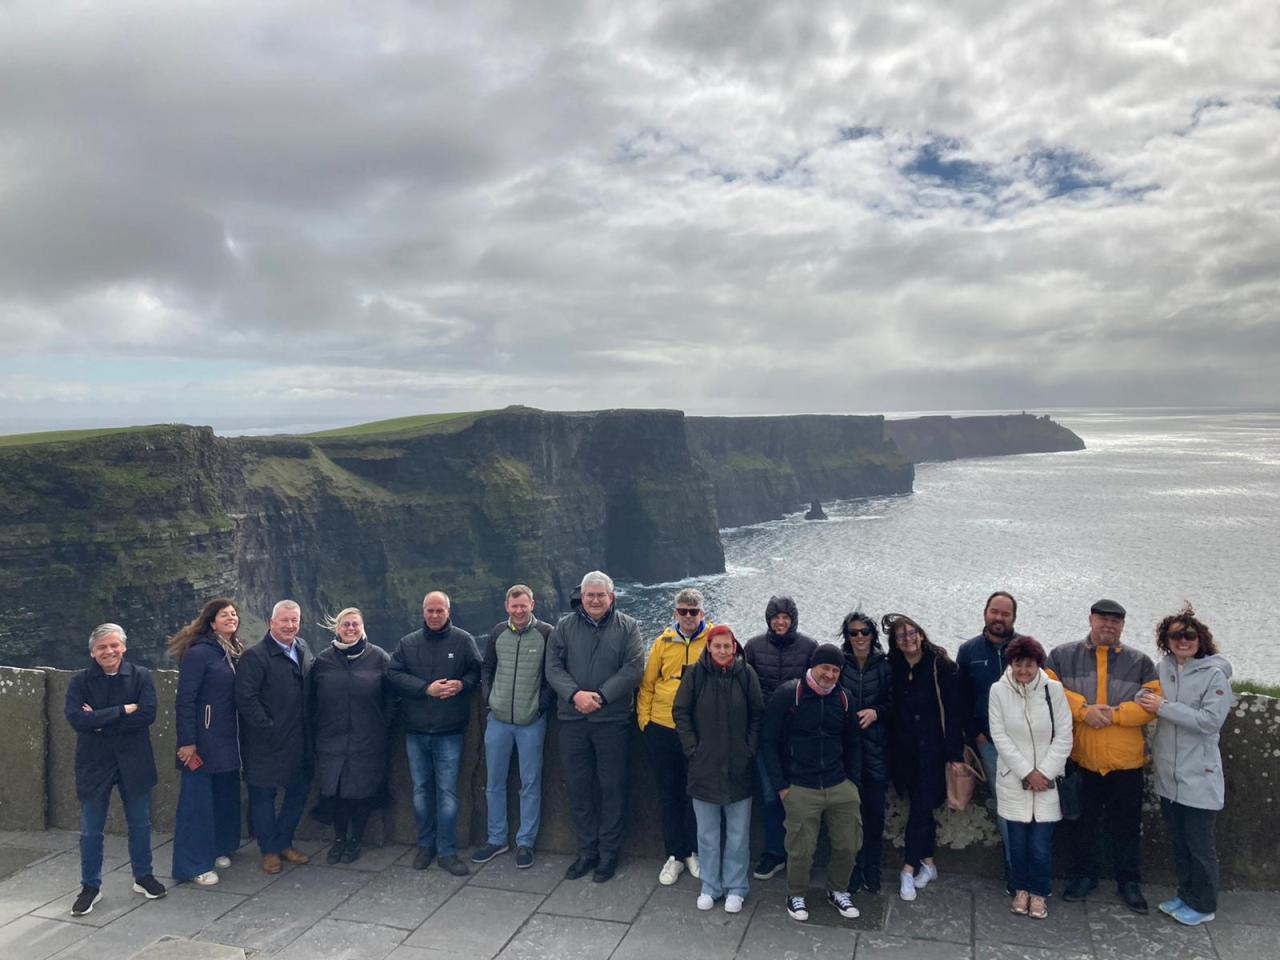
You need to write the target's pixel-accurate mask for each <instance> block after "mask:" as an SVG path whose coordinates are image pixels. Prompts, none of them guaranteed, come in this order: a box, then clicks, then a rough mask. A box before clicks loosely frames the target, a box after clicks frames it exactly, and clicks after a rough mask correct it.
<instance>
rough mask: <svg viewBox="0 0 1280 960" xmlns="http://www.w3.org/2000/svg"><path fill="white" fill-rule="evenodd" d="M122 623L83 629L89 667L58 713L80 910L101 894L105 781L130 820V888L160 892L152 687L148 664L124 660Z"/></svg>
mask: <svg viewBox="0 0 1280 960" xmlns="http://www.w3.org/2000/svg"><path fill="white" fill-rule="evenodd" d="M124 651H125V633H124V628H123V627H121V626H120V625H119V624H115V623H104V624H102V625H100V626H98V627H95V628H94V630H93V633H91V634H89V657H90V658H91V659H92V660H93V663H91V664H90V665H89V666H88V667H86V668H85V669H84V670H81V671H80V672H79V673H77V674H76V675H75V676H74V677H72V678H71V683H70V685H69V686H68V687H67V698H66V703H65V713H66V717H67V721H68V722H69V723H70V724H71V726H72V728H73V729H74V730H75V731H76V797H77V798H79V800H80V884H81V886H80V895H79V896H78V897H76V900H75V903H73V904H72V906H71V915H72V916H73V917H83V916H84V915H85V914H86V913H90V912H92V910H93V905H94V904H95V903H97V902H98V901H99V900H101V899H102V893H101V889H102V847H103V838H102V831H103V827H104V826H105V825H106V822H107V808H108V806H109V805H110V803H111V788H112V787H117V788H118V789H119V790H120V802H121V803H122V804H123V805H124V816H125V821H126V822H127V823H128V825H129V860H130V861H131V864H132V866H133V889H134V892H135V893H140V894H142V895H143V896H145V897H146V898H147V899H148V900H155V899H157V898H158V897H163V896H164V895H165V889H164V886H163V885H162V884H161V883H160V882H159V881H158V880H156V878H155V877H154V876H153V875H152V873H151V788H152V787H154V786H155V785H156V761H155V756H154V755H153V754H152V752H151V731H150V727H151V724H152V723H154V722H155V719H156V688H155V684H154V683H153V682H152V680H151V671H149V670H148V669H147V668H146V667H140V666H136V665H134V664H132V663H125V661H124Z"/></svg>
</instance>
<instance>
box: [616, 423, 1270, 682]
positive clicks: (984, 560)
mask: <svg viewBox="0 0 1280 960" xmlns="http://www.w3.org/2000/svg"><path fill="white" fill-rule="evenodd" d="M1055 419H1057V420H1058V421H1059V422H1061V423H1063V424H1064V425H1065V426H1067V427H1070V428H1071V429H1072V430H1074V431H1075V432H1076V433H1078V434H1079V435H1080V436H1081V438H1083V440H1084V441H1085V444H1086V446H1087V449H1085V450H1082V451H1077V452H1070V453H1044V454H1027V455H1022V456H1012V457H993V458H987V459H976V460H957V461H952V462H948V463H924V464H919V465H917V467H916V480H915V489H914V492H913V493H912V494H910V495H909V496H899V497H875V498H870V499H865V500H852V501H844V502H838V503H828V504H825V509H826V511H827V514H828V515H829V517H830V519H828V520H826V521H806V520H804V519H803V518H802V514H800V513H797V514H795V515H793V516H789V517H786V518H785V519H782V520H777V521H772V522H768V523H761V524H756V525H753V526H749V527H740V528H736V529H729V530H725V531H722V537H723V540H724V548H725V564H726V568H727V572H726V573H724V574H721V575H717V576H708V577H695V578H691V579H690V580H688V581H682V582H681V583H680V584H661V585H656V586H653V585H650V586H641V585H639V584H626V583H623V584H620V585H619V586H620V594H619V601H618V605H619V608H620V609H622V610H624V611H626V612H629V613H631V614H632V615H633V616H636V617H638V618H639V619H640V620H641V623H642V626H643V630H644V633H645V637H646V642H648V641H649V640H651V639H652V638H653V637H654V636H656V635H657V634H658V633H659V632H660V631H661V630H662V629H663V628H664V627H665V626H666V625H667V622H668V620H669V617H670V610H671V605H672V604H671V601H672V598H673V596H674V593H675V591H676V590H677V589H679V587H680V586H683V585H685V584H686V583H687V584H688V585H692V586H697V587H698V588H700V589H701V590H702V591H703V593H704V594H705V595H706V597H707V604H706V607H707V612H708V614H709V615H710V617H711V619H713V620H714V621H716V622H723V623H728V624H729V625H730V626H732V627H733V628H734V631H735V633H736V634H737V635H738V637H739V639H741V640H744V641H745V640H746V638H747V637H749V636H751V635H752V634H755V633H757V632H759V631H761V630H763V629H764V627H765V622H764V610H765V605H766V603H767V601H768V599H769V596H770V595H771V594H775V593H785V594H790V595H791V596H792V597H793V598H794V599H795V601H796V604H797V606H798V607H799V610H800V629H801V630H802V631H804V632H805V633H808V634H809V635H810V636H812V637H814V638H815V639H835V637H836V634H837V632H838V629H839V625H840V621H841V617H842V616H843V615H844V614H845V613H847V612H848V611H850V610H853V609H855V608H860V609H862V610H864V611H866V612H868V613H870V614H872V615H873V616H875V617H876V618H879V617H880V616H882V615H884V614H886V613H892V612H899V613H906V614H909V615H910V616H912V617H913V618H914V619H916V620H918V621H919V622H920V623H921V625H922V626H924V628H925V629H926V631H927V632H928V634H929V636H930V637H931V638H932V639H933V640H935V641H936V642H939V643H941V644H942V645H943V646H945V647H946V648H947V649H949V650H951V651H952V652H954V651H955V650H956V649H957V648H958V646H959V645H960V643H961V642H963V640H964V639H965V638H967V637H971V636H973V635H974V634H976V633H978V632H980V631H981V629H982V608H983V603H984V601H985V600H986V598H987V596H988V594H990V593H991V592H992V591H993V590H1008V591H1010V592H1011V593H1013V595H1014V596H1015V597H1017V599H1018V621H1017V629H1018V630H1019V631H1020V632H1022V633H1029V634H1031V635H1032V636H1034V637H1036V638H1037V639H1039V640H1040V641H1041V642H1042V643H1043V644H1044V645H1045V647H1046V649H1048V648H1052V647H1053V646H1056V645H1057V644H1060V643H1065V642H1068V641H1072V640H1078V639H1082V638H1083V637H1084V636H1085V634H1086V633H1087V631H1088V616H1089V606H1090V605H1091V604H1092V603H1093V601H1095V600H1097V599H1099V598H1101V597H1109V598H1111V599H1114V600H1117V601H1119V602H1120V603H1121V604H1123V605H1124V606H1125V608H1126V609H1127V611H1128V617H1127V619H1126V621H1125V631H1124V635H1123V637H1122V641H1123V642H1127V643H1132V644H1133V645H1135V646H1136V647H1139V648H1140V649H1142V650H1144V651H1146V652H1148V653H1150V654H1152V655H1154V654H1155V652H1156V651H1155V643H1154V635H1155V625H1156V623H1157V622H1158V621H1159V620H1160V618H1161V617H1163V616H1165V615H1166V614H1169V613H1173V612H1175V611H1177V610H1178V609H1179V608H1180V607H1181V606H1182V604H1183V602H1184V601H1190V602H1191V603H1192V604H1193V605H1194V606H1195V609H1196V613H1197V615H1198V616H1200V618H1201V619H1203V620H1204V621H1205V622H1206V623H1207V624H1208V625H1209V626H1210V628H1211V629H1212V630H1213V632H1214V636H1215V639H1216V641H1217V643H1218V646H1219V649H1220V651H1221V652H1222V653H1223V654H1224V655H1225V656H1227V657H1228V658H1229V659H1230V660H1231V662H1232V665H1233V667H1234V670H1235V676H1236V678H1237V679H1239V678H1249V679H1255V680H1263V681H1267V682H1272V683H1275V682H1280V643H1277V636H1278V635H1280V625H1278V622H1277V614H1276V608H1275V607H1273V606H1272V604H1273V602H1274V601H1275V597H1276V580H1277V575H1278V574H1280V412H1214V411H1196V410H1148V411H1109V412H1107V411H1069V412H1066V413H1060V414H1057V415H1055Z"/></svg>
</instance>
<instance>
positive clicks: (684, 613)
mask: <svg viewBox="0 0 1280 960" xmlns="http://www.w3.org/2000/svg"><path fill="white" fill-rule="evenodd" d="M701 612H702V610H701V608H699V607H676V615H677V616H681V617H692V616H695V615H696V614H699V613H701Z"/></svg>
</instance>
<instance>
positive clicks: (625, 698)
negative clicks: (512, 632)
mask: <svg viewBox="0 0 1280 960" xmlns="http://www.w3.org/2000/svg"><path fill="white" fill-rule="evenodd" d="M581 589H582V605H581V606H580V607H579V608H578V609H577V610H576V611H575V612H574V613H571V614H569V615H568V616H566V617H564V618H563V619H561V621H560V623H559V624H557V626H556V628H555V630H553V631H552V633H551V639H550V640H549V641H548V643H547V666H546V671H547V682H548V683H550V684H551V687H552V689H554V690H555V692H556V695H557V697H558V698H559V699H558V708H557V711H556V715H557V716H558V717H559V719H560V765H561V768H562V769H563V770H564V772H565V779H566V781H567V783H568V787H569V798H570V802H571V803H572V806H573V826H574V830H575V831H576V833H577V838H578V858H577V859H576V860H574V862H573V863H572V864H570V865H569V869H568V870H566V871H565V874H564V875H565V879H567V880H576V879H578V878H579V877H582V876H585V875H586V874H587V873H591V874H592V877H591V879H592V880H594V881H595V882H596V883H604V882H605V881H606V880H609V879H611V878H612V877H613V874H614V872H615V871H616V870H617V868H618V855H619V853H620V852H621V850H622V829H623V825H624V818H625V815H626V796H627V745H628V742H629V740H630V736H631V722H630V721H631V713H632V706H633V701H634V695H635V689H636V687H637V686H639V684H640V676H641V674H642V673H643V672H644V647H643V646H642V645H641V642H640V627H639V624H637V623H636V621H635V620H633V619H632V618H631V617H629V616H627V615H626V614H625V613H619V612H618V611H617V610H615V609H614V600H615V599H616V598H615V595H614V590H613V580H611V579H610V578H609V576H608V575H607V574H605V573H603V572H601V571H599V570H593V571H592V572H591V573H588V574H587V575H586V576H585V577H583V578H582V587H581ZM597 789H598V790H599V800H598V801H597V799H596V790H597ZM593 871H594V872H593Z"/></svg>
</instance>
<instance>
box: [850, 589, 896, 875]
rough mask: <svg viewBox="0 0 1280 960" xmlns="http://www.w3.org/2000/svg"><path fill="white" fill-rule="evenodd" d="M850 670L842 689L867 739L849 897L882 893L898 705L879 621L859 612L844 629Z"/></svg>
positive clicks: (863, 755) (860, 731)
mask: <svg viewBox="0 0 1280 960" xmlns="http://www.w3.org/2000/svg"><path fill="white" fill-rule="evenodd" d="M840 636H841V638H842V644H841V646H842V648H843V649H844V667H843V668H842V669H841V671H840V683H841V685H842V686H843V687H844V689H845V691H846V692H847V693H848V695H849V709H850V710H852V711H854V713H856V714H857V716H858V730H859V733H860V735H861V737H862V778H861V780H860V781H859V791H860V793H861V795H862V849H861V850H859V851H858V858H857V860H856V861H855V862H854V865H853V876H852V877H851V878H850V879H849V892H850V893H853V892H855V891H856V890H857V889H858V888H859V887H865V888H866V889H867V891H868V892H870V893H879V892H880V855H881V851H882V848H883V846H884V805H885V803H884V802H885V793H886V792H887V789H888V785H889V725H890V722H891V719H892V718H891V714H892V710H893V707H892V704H893V670H892V668H891V667H890V666H889V658H888V656H886V655H885V652H884V649H883V648H882V647H881V646H880V631H879V630H878V629H876V622H875V620H874V619H873V618H871V617H870V616H868V615H867V614H865V613H863V612H862V611H861V610H855V611H853V612H852V613H850V614H849V615H848V616H846V617H845V618H844V622H843V623H842V624H841V625H840Z"/></svg>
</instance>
